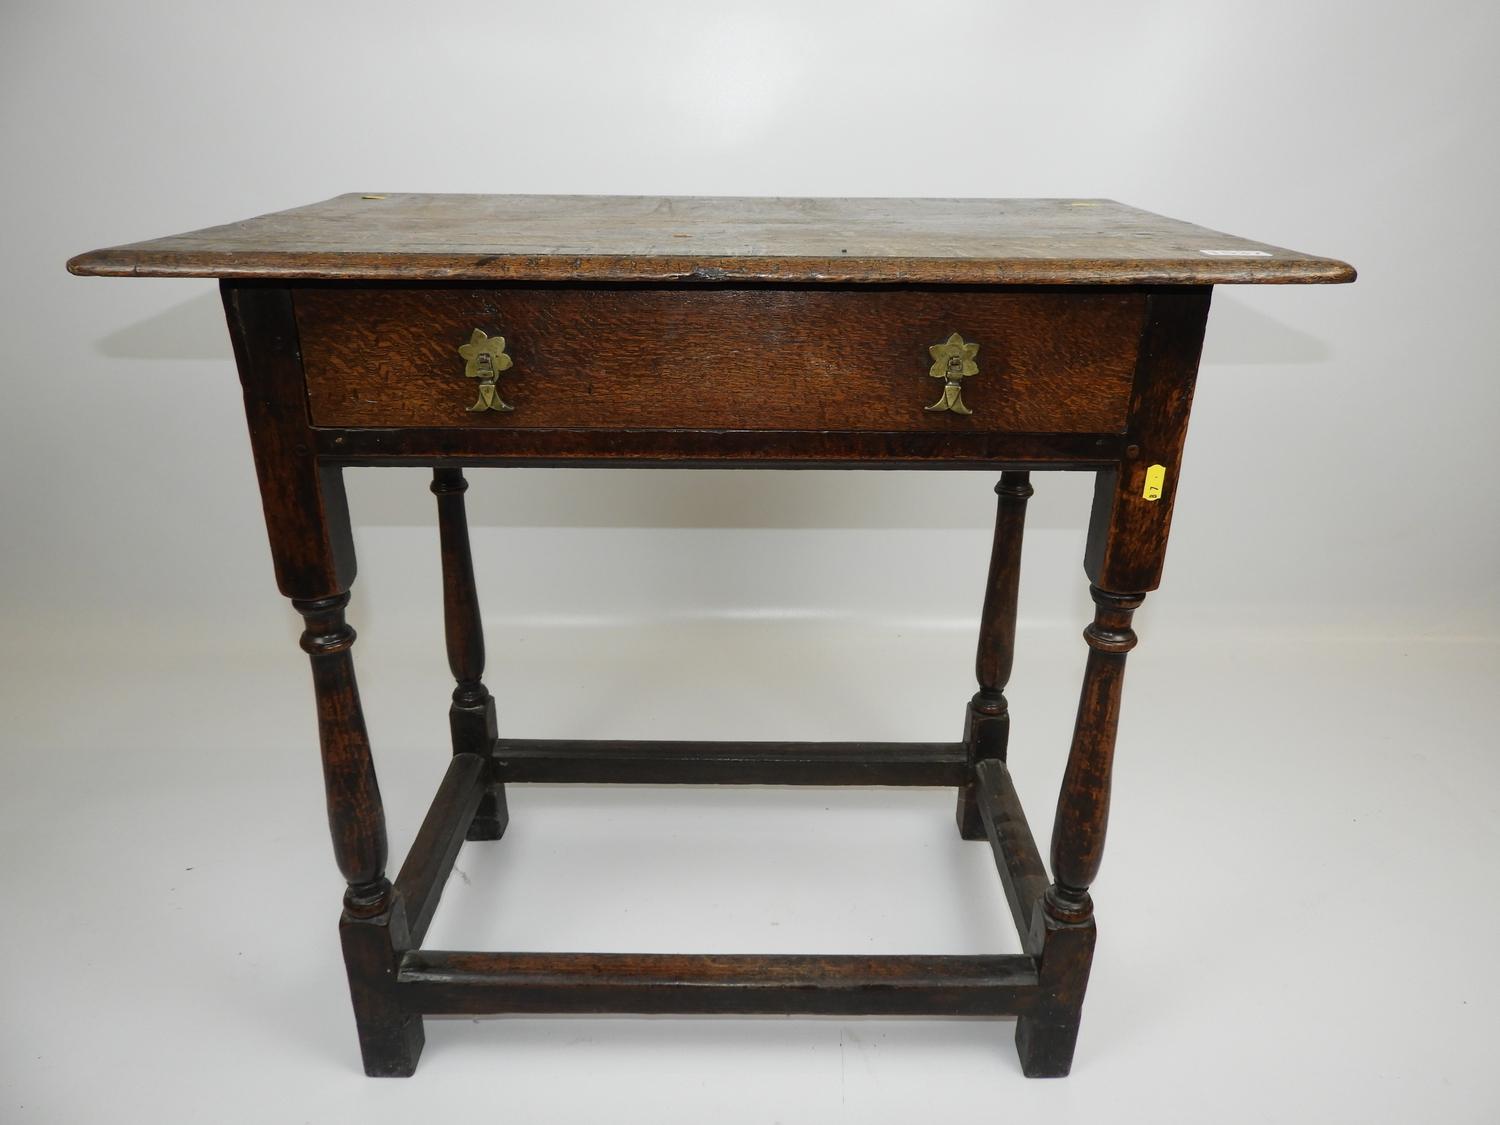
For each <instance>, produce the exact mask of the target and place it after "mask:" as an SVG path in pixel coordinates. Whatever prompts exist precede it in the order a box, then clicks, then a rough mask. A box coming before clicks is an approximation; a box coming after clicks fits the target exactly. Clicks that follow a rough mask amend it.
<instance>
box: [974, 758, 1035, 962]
mask: <svg viewBox="0 0 1500 1125" xmlns="http://www.w3.org/2000/svg"><path fill="white" fill-rule="evenodd" d="M975 772H976V774H977V775H978V785H977V786H976V788H977V801H976V803H977V805H978V807H979V815H980V817H981V818H982V820H983V823H984V831H985V835H986V836H987V837H988V839H989V841H990V850H991V851H993V852H994V853H995V867H996V868H997V869H998V870H999V872H1000V883H1001V885H1002V886H1003V887H1004V888H1005V901H1006V902H1007V903H1008V904H1009V905H1010V914H1011V917H1012V918H1013V919H1015V923H1016V932H1017V933H1019V934H1020V935H1021V943H1022V946H1023V947H1024V948H1025V950H1026V952H1027V953H1029V954H1032V955H1033V956H1037V955H1040V954H1041V952H1042V944H1041V942H1040V941H1038V940H1035V938H1036V934H1035V931H1034V930H1033V929H1032V921H1033V919H1032V915H1033V914H1034V913H1035V912H1036V908H1037V907H1038V906H1039V905H1040V904H1041V901H1042V895H1043V894H1044V893H1045V892H1046V890H1047V869H1046V868H1045V867H1043V866H1042V853H1041V852H1039V851H1038V850H1037V846H1036V840H1035V839H1033V838H1032V835H1031V826H1030V824H1028V823H1027V820H1026V814H1025V813H1024V812H1023V811H1022V810H1021V798H1020V796H1019V795H1017V793H1016V787H1015V783H1014V782H1013V781H1012V780H1011V776H1010V770H1009V769H1008V768H1007V767H1006V764H1005V762H1004V761H1003V760H1001V759H999V758H986V759H984V760H983V761H981V762H979V763H978V764H977V765H976V767H975Z"/></svg>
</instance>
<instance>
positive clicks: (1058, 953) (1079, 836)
mask: <svg viewBox="0 0 1500 1125" xmlns="http://www.w3.org/2000/svg"><path fill="white" fill-rule="evenodd" d="M1208 302H1209V291H1208V290H1207V289H1201V290H1196V291H1194V290H1185V291H1182V292H1180V293H1158V294H1153V295H1152V296H1151V298H1150V301H1149V303H1148V305H1147V316H1146V326H1145V335H1144V337H1143V340H1142V345H1141V361H1140V366H1139V368H1138V370H1137V371H1136V377H1135V388H1134V391H1133V394H1132V401H1131V419H1130V425H1129V430H1128V433H1127V444H1126V447H1125V456H1124V459H1123V460H1122V461H1121V462H1120V463H1119V464H1118V465H1116V466H1113V467H1111V468H1109V469H1105V470H1102V471H1100V472H1099V473H1098V474H1097V476H1096V478H1095V483H1094V507H1093V512H1092V514H1091V516H1090V519H1089V531H1088V543H1087V546H1086V548H1085V550H1084V563H1083V567H1084V572H1085V573H1086V574H1087V575H1088V578H1089V582H1090V583H1091V585H1090V587H1089V591H1090V593H1091V594H1092V595H1093V599H1094V620H1093V623H1092V624H1090V625H1089V626H1088V628H1086V629H1085V630H1084V632H1083V637H1084V640H1085V641H1086V642H1087V643H1088V646H1089V655H1088V663H1087V665H1086V666H1085V669H1084V676H1083V691H1082V693H1081V695H1080V697H1079V700H1078V717H1077V720H1076V721H1075V723H1074V726H1073V744H1072V747H1071V748H1070V749H1069V751H1068V764H1067V767H1066V769H1065V770H1064V772H1063V782H1062V790H1061V792H1060V793H1059V795H1058V799H1057V817H1056V819H1055V821H1054V822H1053V826H1052V857H1051V858H1052V884H1051V886H1049V887H1048V888H1047V891H1046V893H1045V894H1044V895H1043V896H1042V909H1041V910H1039V911H1037V912H1036V913H1035V915H1033V918H1032V932H1031V934H1030V945H1029V947H1030V948H1032V949H1036V948H1040V949H1041V956H1040V958H1039V961H1038V970H1039V975H1040V984H1041V1002H1040V1003H1039V1004H1038V1006H1037V1007H1036V1008H1035V1009H1034V1010H1033V1011H1032V1012H1030V1013H1028V1014H1026V1015H1024V1016H1021V1017H1020V1018H1019V1019H1018V1020H1017V1021H1016V1047H1017V1049H1018V1051H1019V1052H1020V1055H1021V1068H1022V1070H1024V1071H1025V1072H1026V1074H1028V1075H1030V1076H1032V1077H1055V1076H1061V1075H1064V1074H1067V1073H1068V1070H1069V1069H1070V1067H1071V1066H1072V1064H1073V1048H1074V1044H1075V1043H1076V1041H1077V1038H1078V1028H1079V1020H1080V1016H1081V1012H1082V1006H1083V994H1084V990H1085V989H1086V988H1087V987H1088V979H1089V968H1090V965H1091V963H1092V961H1093V956H1094V934H1095V930H1094V904H1093V900H1092V899H1090V897H1089V887H1090V886H1091V885H1092V884H1093V882H1094V879H1095V877H1096V876H1097V875H1098V873H1099V863H1100V861H1101V859H1102V858H1103V855H1104V833H1105V829H1106V828H1107V826H1108V823H1109V795H1110V784H1111V775H1112V773H1113V770H1114V757H1115V733H1116V730H1117V728H1118V726H1119V721H1120V692H1121V689H1122V687H1123V686H1124V680H1125V656H1126V654H1127V653H1128V652H1130V650H1131V649H1132V648H1134V647H1135V642H1136V636H1135V631H1134V630H1133V629H1132V628H1131V619H1132V617H1133V616H1134V614H1135V611H1136V610H1137V609H1138V608H1139V607H1140V606H1141V604H1142V602H1143V601H1144V600H1145V597H1146V593H1147V592H1149V591H1151V590H1155V589H1156V588H1157V587H1158V586H1160V585H1161V571H1162V563H1163V561H1164V559H1165V557H1166V550H1167V535H1168V532H1169V530H1170V528H1171V523H1172V508H1173V504H1174V502H1175V500H1176V493H1177V482H1178V478H1179V475H1180V471H1181V466H1182V449H1183V444H1184V442H1185V441H1186V438H1187V422H1188V410H1189V407H1190V405H1191V403H1192V397H1193V385H1194V381H1195V379H1196V377H1197V372H1198V357H1199V353H1200V351H1201V349H1202V345H1203V328H1204V324H1205V322H1206V320H1207V317H1208Z"/></svg>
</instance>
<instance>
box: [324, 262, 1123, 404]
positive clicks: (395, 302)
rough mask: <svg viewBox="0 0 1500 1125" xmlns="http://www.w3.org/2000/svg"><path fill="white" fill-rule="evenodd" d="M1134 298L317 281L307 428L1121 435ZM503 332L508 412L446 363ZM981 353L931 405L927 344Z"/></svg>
mask: <svg viewBox="0 0 1500 1125" xmlns="http://www.w3.org/2000/svg"><path fill="white" fill-rule="evenodd" d="M1145 305H1146V298H1145V296H1144V295H1143V294H1142V293H1141V292H1139V291H1136V290H1130V289H1125V290H1118V289H1092V290H1088V291H1080V292H1071V291H1059V290H1053V291H1026V290H1005V291H1000V292H997V291H994V290H978V291H975V290H969V289H963V288H946V289H925V290H919V289H888V288H870V287H864V288H858V287H854V288H848V287H828V286H820V287H806V288H801V289H771V288H765V287H759V288H748V289H747V288H721V287H716V286H707V287H697V288H693V289H689V290H683V289H681V288H677V289H673V288H668V287H654V286H618V287H612V288H604V289H598V288H578V287H574V286H550V287H535V286H492V287H489V288H484V289H471V288H456V287H451V286H428V287H423V288H411V287H392V286H375V287H366V286H313V287H305V288H302V289H299V290H298V291H297V293H296V308H297V327H298V331H299V334H300V336H301V340H302V352H303V357H304V363H305V364H306V368H307V393H308V398H309V402H310V404H311V412H312V419H313V422H314V424H316V425H318V426H322V427H340V428H360V427H370V426H374V427H384V426H391V425H401V426H435V427H475V428H483V429H501V430H507V431H509V430H526V429H555V428H557V427H567V428H569V429H583V430H588V429H607V430H634V429H663V428H667V429H695V430H703V429H711V430H712V429H737V430H793V431H795V430H812V431H824V430H852V431H875V432H892V431H897V432H903V431H904V432H914V433H921V432H923V431H930V432H935V433H953V432H958V433H963V432H966V431H970V430H976V431H983V430H1000V431H1007V432H1014V433H1119V432H1122V431H1123V430H1124V429H1125V418H1126V410H1127V407H1128V405H1129V401H1130V385H1131V378H1132V375H1133V374H1134V371H1135V366H1136V354H1137V350H1138V348H1139V346H1140V339H1141V329H1142V325H1143V323H1144V317H1145ZM476 328H478V329H483V330H484V331H485V333H486V334H487V335H502V336H504V337H505V341H506V351H507V353H508V354H509V355H510V356H511V357H512V358H513V360H514V364H515V365H514V367H512V368H511V369H510V370H508V371H506V372H504V373H503V374H502V375H501V376H500V380H499V383H498V389H499V390H500V392H501V396H502V397H503V398H504V400H505V401H506V402H507V403H508V404H510V405H511V406H513V407H514V408H515V410H514V412H512V413H497V412H493V411H478V412H475V411H471V410H469V409H468V408H469V406H470V405H471V404H472V403H473V402H474V397H475V392H474V380H472V379H468V378H465V377H464V360H463V358H462V357H461V356H460V355H459V354H458V347H459V345H460V344H467V343H468V342H469V337H470V335H471V334H472V333H473V331H474V330H475V329H476ZM953 332H959V333H961V334H962V335H963V337H964V339H965V340H967V341H969V342H971V343H978V344H979V374H978V375H976V376H973V377H971V378H969V379H967V380H965V382H964V400H965V401H966V402H967V403H968V405H969V406H970V407H971V408H972V409H973V411H974V413H973V414H971V415H961V414H953V413H950V412H942V413H931V412H929V411H927V410H926V409H924V408H925V407H927V406H928V405H929V404H930V403H932V402H933V401H934V400H935V399H937V398H938V397H939V391H940V390H941V386H942V382H941V380H934V379H933V378H932V377H931V376H930V375H929V374H928V369H929V368H930V367H931V366H932V356H931V355H930V354H929V353H928V348H929V346H931V345H933V344H940V343H942V342H943V341H944V340H946V339H947V338H948V336H949V335H950V334H951V333H953Z"/></svg>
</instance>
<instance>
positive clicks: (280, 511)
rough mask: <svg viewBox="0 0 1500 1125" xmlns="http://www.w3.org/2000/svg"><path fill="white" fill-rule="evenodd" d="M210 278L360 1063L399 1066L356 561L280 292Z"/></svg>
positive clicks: (418, 1030) (375, 1071) (402, 932)
mask: <svg viewBox="0 0 1500 1125" xmlns="http://www.w3.org/2000/svg"><path fill="white" fill-rule="evenodd" d="M221 288H222V293H223V297H224V309H225V312H226V314H227V316H228V320H229V332H230V338H231V339H232V341H233V343H234V351H235V360H236V362H237V364H238V367H239V373H240V382H241V383H242V384H243V387H244V392H245V414H246V417H247V418H248V420H249V423H250V441H251V448H252V450H253V452H254V454H255V469H256V475H257V477H258V478H259V481H260V494H261V505H262V507H263V508H264V510H265V517H266V532H267V535H268V538H269V540H270V546H271V561H272V563H273V564H274V565H275V568H276V584H277V586H278V587H280V589H281V592H282V593H283V594H285V595H286V596H287V597H288V598H290V599H292V604H293V606H294V607H296V609H297V612H298V613H300V614H301V615H302V618H303V620H304V622H305V623H306V631H305V632H304V633H303V634H302V648H303V649H304V650H305V651H306V652H307V654H308V658H309V659H310V660H311V662H312V673H313V690H314V692H315V693H316V696H317V707H318V736H319V743H320V746H321V750H322V758H323V778H324V783H325V790H326V795H327V800H328V826H329V829H330V830H331V832H332V834H333V854H334V858H335V859H336V860H337V862H338V866H339V870H340V871H341V872H342V873H343V876H344V880H345V883H346V884H347V887H346V889H345V892H344V904H343V912H342V914H341V916H340V919H339V934H340V937H341V939H342V942H343V948H344V965H345V968H346V970H347V971H348V976H349V992H350V996H351V999H352V1000H353V1003H354V1020H355V1024H356V1026H357V1029H358V1032H359V1045H360V1051H361V1053H362V1055H363V1058H364V1067H365V1073H366V1074H371V1075H407V1074H411V1073H412V1071H413V1070H415V1069H416V1065H417V1058H418V1056H419V1055H420V1054H421V1052H422V1044H423V1032H422V1017H421V1016H420V1015H417V1014H413V1013H411V1012H408V1011H406V1010H404V1009H403V1008H402V1007H401V1006H400V1005H399V1004H398V1003H397V1002H396V1000H395V989H394V986H395V978H396V959H397V957H398V956H399V955H400V954H401V953H402V952H403V951H404V950H406V949H407V948H408V947H409V945H410V932H409V929H408V926H407V921H406V911H405V907H404V905H403V903H402V901H401V896H400V895H399V894H398V893H397V892H396V890H395V889H394V888H393V887H392V886H391V883H390V881H389V880H388V879H387V878H386V874H385V865H386V859H387V844H386V829H385V809H384V807H383V806H382V804H381V799H380V787H379V785H378V784H377V782H376V779H375V765H374V762H373V760H372V758H371V756H370V739H369V736H368V734H367V733H366V731H365V717H364V711H363V710H362V708H361V707H360V702H359V687H358V685H357V683H356V682H355V679H354V661H353V658H352V656H351V654H350V649H351V648H352V646H353V644H354V630H353V629H351V628H350V627H349V624H348V622H347V621H345V619H344V609H345V607H346V606H347V605H348V604H349V588H350V586H351V585H352V584H353V582H354V573H355V561H354V537H353V532H352V530H351V527H350V523H349V510H348V504H347V501H346V499H345V496H344V481H343V476H342V472H341V470H340V469H339V468H338V467H337V466H333V465H328V464H325V463H322V462H319V461H318V459H317V458H316V457H315V456H314V454H313V452H312V449H313V445H314V441H313V434H312V433H311V430H310V428H309V424H308V419H307V397H306V391H305V390H304V387H303V382H302V360H301V355H300V352H299V350H298V345H297V329H296V322H295V319H294V317H293V313H292V300H291V294H290V293H289V292H288V291H287V290H285V289H277V288H273V287H269V286H260V285H254V284H248V285H240V284H236V283H233V282H228V281H226V282H224V283H223V285H222V287H221Z"/></svg>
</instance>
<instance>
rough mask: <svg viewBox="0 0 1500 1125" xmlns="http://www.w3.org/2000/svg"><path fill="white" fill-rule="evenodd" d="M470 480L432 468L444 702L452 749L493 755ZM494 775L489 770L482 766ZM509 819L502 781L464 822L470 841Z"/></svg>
mask: <svg viewBox="0 0 1500 1125" xmlns="http://www.w3.org/2000/svg"><path fill="white" fill-rule="evenodd" d="M468 487H469V482H468V481H466V480H465V479H464V474H463V470H462V469H434V470H433V474H432V493H433V495H434V496H436V497H437V506H438V538H439V541H440V542H441V544H442V555H443V625H444V630H445V633H446V636H447V642H448V667H449V669H450V670H451V671H452V672H453V678H454V679H455V680H456V681H457V682H458V683H457V686H456V687H455V688H454V689H453V702H452V703H451V704H450V705H449V707H448V725H449V727H450V728H451V730H452V732H453V752H454V753H455V754H477V755H479V756H480V757H481V758H484V759H486V761H488V759H489V758H490V757H491V756H492V755H493V754H494V751H495V739H496V737H497V735H498V729H499V728H498V725H497V720H496V716H495V700H494V697H493V696H491V695H490V693H489V689H488V688H486V687H485V686H484V682H483V679H482V677H483V676H484V623H483V621H482V620H481V619H480V616H479V586H478V584H477V583H476V582H475V581H474V558H473V555H472V553H471V552H470V549H469V517H468V514H467V513H466V512H465V510H464V493H465V492H466V491H467V490H468ZM486 772H487V773H488V774H489V775H490V776H493V771H490V770H488V768H487V769H486ZM509 822H510V809H509V807H508V806H507V805H506V803H505V786H504V785H502V784H501V783H500V782H498V781H493V780H492V782H491V784H490V786H489V789H488V791H487V792H486V793H485V794H484V796H483V798H482V799H481V800H480V802H479V805H478V807H477V808H476V809H475V811H474V818H473V820H472V821H471V822H470V824H469V827H468V838H469V839H470V840H498V839H500V837H501V836H503V835H504V834H505V826H506V825H507V824H508V823H509Z"/></svg>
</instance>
